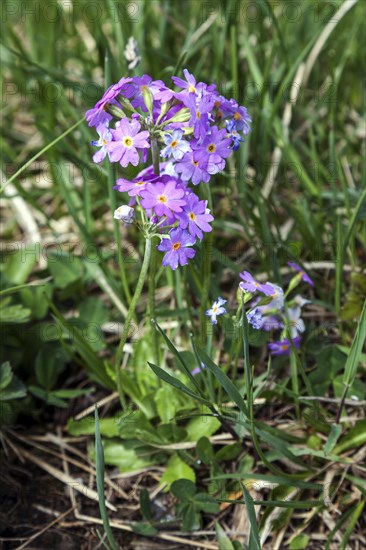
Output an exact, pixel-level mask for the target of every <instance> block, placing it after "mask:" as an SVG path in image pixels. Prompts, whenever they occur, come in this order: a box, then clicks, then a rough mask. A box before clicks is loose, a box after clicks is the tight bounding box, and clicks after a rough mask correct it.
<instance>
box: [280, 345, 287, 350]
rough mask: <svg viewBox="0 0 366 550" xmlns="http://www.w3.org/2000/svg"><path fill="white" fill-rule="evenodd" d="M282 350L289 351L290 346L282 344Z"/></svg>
mask: <svg viewBox="0 0 366 550" xmlns="http://www.w3.org/2000/svg"><path fill="white" fill-rule="evenodd" d="M280 349H281V350H282V351H284V350H285V349H288V344H282V345H281V346H280Z"/></svg>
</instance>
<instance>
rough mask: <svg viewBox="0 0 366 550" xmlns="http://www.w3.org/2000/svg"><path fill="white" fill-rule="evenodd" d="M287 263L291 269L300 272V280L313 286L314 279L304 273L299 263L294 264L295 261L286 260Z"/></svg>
mask: <svg viewBox="0 0 366 550" xmlns="http://www.w3.org/2000/svg"><path fill="white" fill-rule="evenodd" d="M287 265H288V266H290V267H292V268H293V269H295V270H296V271H298V272H299V273H301V280H302V281H304V282H305V283H308V284H309V285H310V286H315V285H314V281H313V280H312V279H310V277H309V275H308V274H307V273H305V271H304V270H303V269H302V268H301V267H300V266H299V265H297V264H295V262H288V264H287Z"/></svg>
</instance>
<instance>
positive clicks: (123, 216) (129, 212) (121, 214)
mask: <svg viewBox="0 0 366 550" xmlns="http://www.w3.org/2000/svg"><path fill="white" fill-rule="evenodd" d="M113 217H114V219H116V220H122V221H123V222H124V223H132V222H133V220H134V218H135V211H134V209H133V208H131V206H128V205H127V204H122V206H119V207H118V208H117V209H116V210H115V211H114V214H113Z"/></svg>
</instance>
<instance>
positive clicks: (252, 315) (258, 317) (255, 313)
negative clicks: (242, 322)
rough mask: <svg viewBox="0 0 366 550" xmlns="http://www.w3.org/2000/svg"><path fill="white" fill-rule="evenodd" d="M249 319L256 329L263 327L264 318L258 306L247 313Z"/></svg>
mask: <svg viewBox="0 0 366 550" xmlns="http://www.w3.org/2000/svg"><path fill="white" fill-rule="evenodd" d="M247 319H248V323H249V324H250V325H252V327H253V328H255V329H256V330H259V329H260V328H262V326H263V323H264V319H263V317H262V313H261V311H260V309H259V308H258V307H256V308H254V309H252V310H251V311H249V313H247Z"/></svg>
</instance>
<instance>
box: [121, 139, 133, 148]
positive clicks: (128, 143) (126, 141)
mask: <svg viewBox="0 0 366 550" xmlns="http://www.w3.org/2000/svg"><path fill="white" fill-rule="evenodd" d="M132 144H133V141H132V139H131V138H130V137H125V138H123V145H125V147H132Z"/></svg>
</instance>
